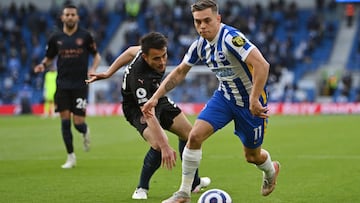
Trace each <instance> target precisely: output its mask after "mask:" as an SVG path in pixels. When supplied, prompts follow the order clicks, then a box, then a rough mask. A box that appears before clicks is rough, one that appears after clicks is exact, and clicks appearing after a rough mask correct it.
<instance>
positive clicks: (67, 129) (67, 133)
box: [61, 120, 74, 154]
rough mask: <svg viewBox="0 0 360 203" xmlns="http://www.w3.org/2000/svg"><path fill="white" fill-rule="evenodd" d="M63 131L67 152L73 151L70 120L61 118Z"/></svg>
mask: <svg viewBox="0 0 360 203" xmlns="http://www.w3.org/2000/svg"><path fill="white" fill-rule="evenodd" d="M61 132H62V137H63V140H64V143H65V147H66V151H67V153H68V154H70V153H73V152H74V146H73V135H72V132H71V122H70V120H61Z"/></svg>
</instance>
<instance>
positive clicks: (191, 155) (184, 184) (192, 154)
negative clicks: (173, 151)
mask: <svg viewBox="0 0 360 203" xmlns="http://www.w3.org/2000/svg"><path fill="white" fill-rule="evenodd" d="M201 155H202V151H201V149H189V148H187V147H185V148H184V152H183V160H182V179H181V186H180V189H179V191H184V192H186V193H187V194H189V195H190V194H191V186H192V183H193V181H194V175H195V171H196V169H197V168H198V167H199V165H200V160H201Z"/></svg>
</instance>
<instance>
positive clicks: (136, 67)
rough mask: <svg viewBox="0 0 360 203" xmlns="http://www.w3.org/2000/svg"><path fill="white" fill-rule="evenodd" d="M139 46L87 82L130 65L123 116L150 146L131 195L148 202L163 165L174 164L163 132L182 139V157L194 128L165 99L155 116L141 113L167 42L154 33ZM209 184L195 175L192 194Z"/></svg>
mask: <svg viewBox="0 0 360 203" xmlns="http://www.w3.org/2000/svg"><path fill="white" fill-rule="evenodd" d="M140 45H141V46H133V47H130V48H128V49H127V50H126V51H125V52H123V53H122V54H121V55H120V56H119V57H118V58H117V59H116V60H115V61H114V63H113V64H111V66H110V67H109V69H108V70H107V71H105V72H103V73H95V74H91V76H92V78H91V79H90V80H87V82H89V83H90V82H93V81H95V80H100V79H106V78H109V77H110V76H112V75H113V74H114V73H115V72H116V71H117V70H118V69H120V68H121V67H122V66H124V65H126V64H128V63H129V65H128V66H127V67H126V69H125V72H124V76H123V84H122V95H123V111H124V115H125V117H126V119H127V121H128V122H129V123H130V124H131V125H133V126H134V127H135V128H136V129H137V130H138V131H139V133H140V134H141V135H142V137H143V138H144V139H145V140H146V141H147V142H148V143H149V144H150V146H151V147H150V149H149V151H148V152H147V154H146V155H145V159H144V163H143V168H142V171H141V176H140V181H139V184H138V186H137V188H136V190H135V192H134V194H133V196H132V198H133V199H147V193H148V190H149V181H150V178H151V177H152V175H153V174H154V173H155V172H156V170H157V169H158V168H159V167H160V165H161V163H162V164H163V166H164V167H166V168H168V169H171V168H172V167H173V166H174V165H175V161H176V152H175V150H174V149H173V148H172V147H171V146H170V145H169V142H168V139H167V136H166V134H165V132H164V130H163V129H165V130H168V131H170V132H172V133H174V134H176V135H177V136H178V137H179V152H180V154H182V151H183V149H184V147H185V144H186V140H187V136H188V134H189V132H190V130H191V127H192V126H191V124H190V122H189V120H188V119H187V118H186V116H185V115H184V113H183V112H181V110H180V109H179V108H178V107H177V106H176V104H175V103H174V102H172V101H170V100H169V99H168V98H167V97H166V96H164V97H162V98H160V99H159V103H158V105H157V106H156V107H155V108H153V109H152V111H153V112H154V114H156V117H152V118H150V119H146V118H144V116H143V114H142V112H141V108H142V105H143V104H144V103H145V102H146V101H147V100H148V99H149V98H150V97H151V96H152V94H153V93H154V92H155V91H156V90H157V88H158V87H159V85H160V83H161V80H162V78H163V76H164V73H165V69H166V62H167V40H166V38H165V36H164V35H162V34H160V33H157V32H151V33H149V34H147V35H145V36H144V37H143V38H142V39H141V41H140ZM209 184H210V179H209V178H208V177H203V178H199V176H198V172H196V174H195V179H194V183H193V186H192V191H193V192H199V191H200V189H201V188H203V187H206V186H208V185H209Z"/></svg>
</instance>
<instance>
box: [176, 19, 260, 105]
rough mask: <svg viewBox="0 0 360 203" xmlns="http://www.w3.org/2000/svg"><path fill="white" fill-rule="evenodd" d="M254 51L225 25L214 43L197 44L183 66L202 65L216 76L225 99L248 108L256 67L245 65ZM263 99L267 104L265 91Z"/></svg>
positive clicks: (198, 42) (233, 29) (239, 33)
mask: <svg viewBox="0 0 360 203" xmlns="http://www.w3.org/2000/svg"><path fill="white" fill-rule="evenodd" d="M253 48H255V45H254V44H252V43H251V42H250V41H249V40H248V39H247V38H246V37H245V36H244V34H242V33H241V32H240V31H239V30H238V29H236V28H233V27H231V26H228V25H226V24H223V23H222V24H221V26H220V29H219V32H218V34H217V35H216V37H215V39H213V41H211V42H209V41H207V40H206V39H204V38H203V37H199V38H198V39H197V40H196V41H194V42H193V43H192V45H191V46H190V48H189V50H188V52H187V54H186V55H185V56H184V58H183V62H184V63H186V64H187V65H189V66H194V65H195V64H196V63H198V62H200V61H201V62H203V63H204V64H206V65H207V66H208V67H209V68H210V69H211V71H212V72H214V73H215V74H216V77H217V78H218V80H219V82H220V83H219V88H218V90H219V91H221V92H222V94H223V95H224V97H225V98H226V99H227V100H229V101H232V102H234V103H236V105H238V106H241V107H249V95H250V92H251V88H252V71H253V67H252V66H250V65H249V64H246V63H245V62H244V61H245V59H246V57H247V56H248V55H249V53H250V51H251V50H252V49H253ZM262 96H263V97H265V98H262V99H261V100H262V102H264V101H266V94H265V89H264V94H262ZM265 103H266V102H265Z"/></svg>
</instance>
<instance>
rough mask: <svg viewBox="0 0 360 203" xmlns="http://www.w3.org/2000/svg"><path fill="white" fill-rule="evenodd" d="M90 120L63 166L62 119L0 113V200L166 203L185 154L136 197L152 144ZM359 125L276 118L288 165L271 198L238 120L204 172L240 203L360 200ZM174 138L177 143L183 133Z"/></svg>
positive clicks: (277, 147) (279, 155)
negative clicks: (73, 160) (86, 146)
mask: <svg viewBox="0 0 360 203" xmlns="http://www.w3.org/2000/svg"><path fill="white" fill-rule="evenodd" d="M190 118H191V120H192V121H194V119H195V117H193V116H191V117H190ZM87 122H88V124H89V126H90V128H91V138H92V145H91V146H92V148H91V151H90V152H84V151H83V150H82V138H81V135H80V134H79V133H78V132H76V131H75V130H74V128H73V134H74V143H75V152H76V155H77V161H78V165H77V167H76V168H74V169H70V170H64V169H61V168H60V165H61V164H63V163H64V161H65V158H66V154H65V148H64V145H63V143H62V138H61V135H60V120H59V118H56V119H42V118H39V117H35V116H15V117H0V202H3V203H38V202H41V203H43V202H50V203H56V202H67V203H79V202H89V203H93V202H97V203H112V202H114V203H115V202H117V203H119V202H121V203H122V202H124V203H138V202H141V203H159V202H160V201H161V200H163V199H165V198H167V197H168V196H170V195H171V194H172V193H173V192H175V191H176V190H177V189H178V187H179V184H180V179H181V175H180V174H181V163H180V161H179V160H180V159H178V164H177V166H176V168H175V169H173V170H172V171H168V170H165V169H163V168H161V169H160V170H159V171H158V172H157V173H156V174H155V175H154V177H153V178H152V181H151V189H150V193H149V199H148V200H144V201H135V200H132V199H131V195H132V193H133V191H134V189H135V187H136V185H137V182H138V177H139V171H140V168H141V165H142V161H143V157H144V154H145V152H146V151H147V150H148V145H147V144H146V143H145V142H144V141H143V140H142V138H141V137H140V136H139V135H138V133H137V132H136V131H135V129H134V128H132V127H131V126H130V125H129V124H128V123H127V122H126V121H125V119H124V118H123V117H121V116H119V117H116V116H115V117H88V119H87ZM359 125H360V116H359V115H323V116H272V117H271V118H270V119H269V125H268V129H267V132H266V137H265V142H264V144H263V147H264V148H266V149H267V150H269V151H270V152H271V155H272V158H273V160H279V161H280V162H281V166H282V167H281V171H280V175H279V178H278V185H277V188H276V190H275V191H274V192H273V194H271V195H270V196H268V197H262V196H261V195H260V185H261V179H262V174H261V172H260V171H259V170H258V169H256V167H255V166H253V165H250V164H248V163H246V161H245V159H244V156H243V151H242V146H241V143H240V141H239V140H238V138H237V137H235V136H234V135H233V124H229V125H228V126H227V127H226V128H224V129H222V130H220V131H219V132H217V133H216V134H214V135H213V136H212V137H210V139H209V140H207V142H205V144H204V145H203V159H202V162H201V165H200V174H201V175H202V176H209V177H211V179H212V183H211V186H210V187H209V188H220V189H223V190H225V191H227V192H228V193H229V194H230V195H231V197H232V198H233V202H235V203H240V202H266V203H268V202H284V203H285V202H286V203H288V202H291V203H294V202H304V203H305V202H306V203H308V202H316V203H321V202H326V203H328V202H360V195H359V194H358V193H359V191H360V147H359V143H360V133H359V129H358V128H357V127H358V126H359ZM169 137H170V142H171V144H172V146H173V147H174V148H177V143H176V137H175V136H174V135H171V134H169ZM199 196H200V195H199V194H195V195H193V196H192V202H196V200H197V198H198V197H199Z"/></svg>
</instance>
